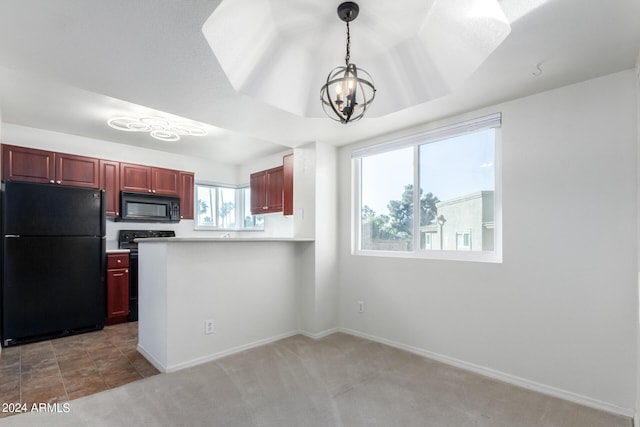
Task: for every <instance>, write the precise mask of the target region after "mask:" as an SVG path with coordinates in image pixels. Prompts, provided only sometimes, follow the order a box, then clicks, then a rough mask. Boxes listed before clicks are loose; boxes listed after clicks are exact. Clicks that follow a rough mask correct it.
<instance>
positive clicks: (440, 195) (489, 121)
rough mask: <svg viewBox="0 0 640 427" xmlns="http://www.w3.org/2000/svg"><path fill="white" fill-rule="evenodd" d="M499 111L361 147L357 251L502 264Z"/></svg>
mask: <svg viewBox="0 0 640 427" xmlns="http://www.w3.org/2000/svg"><path fill="white" fill-rule="evenodd" d="M501 120H502V118H501V114H499V113H497V114H492V115H489V116H485V117H480V118H478V119H474V120H470V121H467V122H463V123H459V124H456V125H452V126H448V127H444V128H440V129H434V130H432V131H428V132H425V133H422V134H418V135H413V136H409V137H405V138H401V139H398V140H395V141H389V142H384V143H381V144H378V145H374V146H370V147H363V148H358V149H355V150H354V151H353V152H352V159H353V167H354V169H353V170H354V184H355V187H354V197H355V199H354V202H355V203H354V207H355V210H354V224H356V228H355V229H354V234H353V235H354V238H355V244H354V250H355V251H356V253H358V254H362V255H372V254H376V253H379V254H381V255H384V256H410V257H416V256H421V257H426V258H438V259H455V260H475V261H501V257H502V253H501V247H500V237H499V236H500V235H501V234H500V215H499V206H500V204H501V201H500V200H499V192H497V191H496V189H497V188H499V172H496V170H497V166H499V165H496V159H498V158H499V155H496V152H497V151H498V148H497V142H496V141H497V133H496V132H497V130H496V129H497V128H499V127H500V125H501Z"/></svg>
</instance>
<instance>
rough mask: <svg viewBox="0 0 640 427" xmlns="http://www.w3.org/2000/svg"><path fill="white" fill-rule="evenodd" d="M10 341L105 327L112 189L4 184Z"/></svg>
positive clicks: (4, 286) (5, 339)
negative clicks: (107, 194) (109, 196)
mask: <svg viewBox="0 0 640 427" xmlns="http://www.w3.org/2000/svg"><path fill="white" fill-rule="evenodd" d="M0 210H1V212H2V249H1V250H2V257H1V259H2V266H1V267H2V282H1V292H0V298H1V308H2V313H1V317H0V319H1V320H0V321H1V322H2V345H3V346H10V345H16V344H22V343H26V342H33V341H40V340H43V339H49V338H53V337H58V336H63V335H69V334H74V333H79V332H86V331H90V330H97V329H102V328H103V327H104V318H105V314H106V302H105V298H106V296H105V294H106V289H105V274H106V269H105V262H106V261H105V260H106V257H105V244H106V238H105V197H104V191H101V190H93V189H85V188H76V187H64V186H58V185H47V184H34V183H27V182H11V181H7V182H4V183H2V206H1V208H0Z"/></svg>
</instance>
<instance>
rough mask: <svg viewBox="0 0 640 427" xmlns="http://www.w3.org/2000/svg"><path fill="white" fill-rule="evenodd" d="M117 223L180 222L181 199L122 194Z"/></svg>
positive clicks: (156, 195) (152, 195)
mask: <svg viewBox="0 0 640 427" xmlns="http://www.w3.org/2000/svg"><path fill="white" fill-rule="evenodd" d="M116 220H117V221H135V222H178V221H180V198H179V197H176V196H165V195H161V194H147V193H132V192H128V191H121V192H120V217H117V218H116Z"/></svg>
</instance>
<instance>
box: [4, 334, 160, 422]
mask: <svg viewBox="0 0 640 427" xmlns="http://www.w3.org/2000/svg"><path fill="white" fill-rule="evenodd" d="M137 344H138V323H137V322H131V323H122V324H119V325H113V326H106V327H105V328H104V329H103V330H101V331H96V332H89V333H85V334H80V335H73V336H68V337H64V338H58V339H54V340H50V341H42V342H38V343H33V344H26V345H21V346H16V347H8V348H3V349H2V353H0V403H3V402H6V403H17V402H20V403H23V404H27V406H29V407H30V406H31V405H32V404H33V403H59V402H66V401H68V400H73V399H77V398H79V397H82V396H87V395H89V394H93V393H97V392H99V391H103V390H107V389H110V388H115V387H118V386H121V385H123V384H127V383H130V382H133V381H137V380H140V379H142V378H146V377H149V376H152V375H156V374H158V373H159V372H158V370H157V369H156V368H154V367H153V366H152V365H151V364H150V363H149V362H148V361H147V360H146V359H145V358H144V357H143V356H142V355H141V354H140V353H138V351H137V350H136V346H137ZM8 415H11V413H7V412H1V411H0V417H3V416H8Z"/></svg>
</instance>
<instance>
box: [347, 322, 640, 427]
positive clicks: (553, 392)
mask: <svg viewBox="0 0 640 427" xmlns="http://www.w3.org/2000/svg"><path fill="white" fill-rule="evenodd" d="M338 332H344V333H346V334H350V335H354V336H357V337H360V338H365V339H368V340H371V341H376V342H379V343H382V344H386V345H388V346H391V347H395V348H398V349H400V350H405V351H408V352H410V353H414V354H418V355H420V356H424V357H426V358H428V359H433V360H437V361H439V362H442V363H445V364H447V365H451V366H455V367H457V368H461V369H464V370H466V371H471V372H475V373H477V374H480V375H484V376H486V377H489V378H493V379H496V380H499V381H503V382H506V383H509V384H513V385H516V386H518V387H523V388H527V389H529V390H533V391H536V392H538V393H542V394H546V395H549V396H553V397H557V398H559V399H564V400H568V401H570V402H573V403H577V404H579V405H583V406H588V407H590V408H594V409H599V410H601V411H605V412H610V413H613V414H617V415H622V416H625V417H629V418H632V419H633V418H634V417H636V416H637V415H636V414H635V413H634V411H633V410H631V409H626V408H622V407H619V406H617V405H612V404H610V403H607V402H603V401H600V400H597V399H593V398H591V397H587V396H583V395H580V394H577V393H573V392H570V391H566V390H561V389H558V388H555V387H551V386H548V385H545V384H541V383H537V382H535V381H530V380H527V379H525V378H521V377H518V376H515V375H511V374H507V373H504V372H501V371H497V370H494V369H490V368H486V367H484V366H480V365H476V364H473V363H469V362H465V361H463V360H459V359H455V358H452V357H449V356H444V355H442V354H438V353H434V352H431V351H427V350H423V349H421V348H418V347H413V346H410V345H407V344H403V343H399V342H395V341H391V340H388V339H386V338H380V337H377V336H375V335H369V334H366V333H363V332H360V331H356V330H353V329H348V328H338ZM635 426H636V427H640V424H638V423H637V422H636V423H635Z"/></svg>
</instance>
